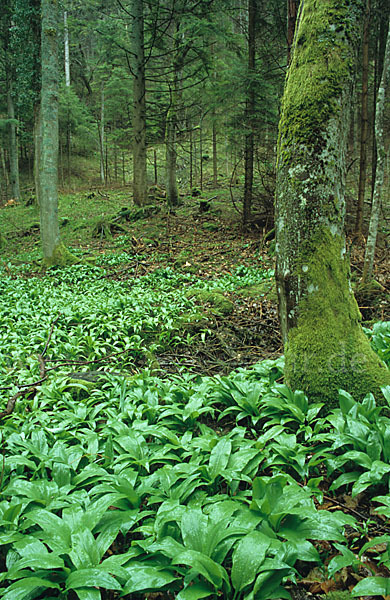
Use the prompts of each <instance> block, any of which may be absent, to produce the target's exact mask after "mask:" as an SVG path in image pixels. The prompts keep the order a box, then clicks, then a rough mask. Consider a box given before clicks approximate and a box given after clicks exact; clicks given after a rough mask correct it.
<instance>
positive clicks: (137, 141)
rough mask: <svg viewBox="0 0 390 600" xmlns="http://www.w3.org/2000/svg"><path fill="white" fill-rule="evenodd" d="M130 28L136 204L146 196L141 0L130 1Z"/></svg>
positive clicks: (141, 202)
mask: <svg viewBox="0 0 390 600" xmlns="http://www.w3.org/2000/svg"><path fill="white" fill-rule="evenodd" d="M132 15H133V29H132V52H133V64H132V70H133V197H134V203H135V204H137V206H142V205H144V204H145V203H146V199H147V170H146V98H145V56H144V15H143V0H133V2H132Z"/></svg>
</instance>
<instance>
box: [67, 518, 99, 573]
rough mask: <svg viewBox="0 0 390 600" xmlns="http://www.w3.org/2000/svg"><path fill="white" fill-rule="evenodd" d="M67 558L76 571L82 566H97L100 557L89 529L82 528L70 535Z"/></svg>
mask: <svg viewBox="0 0 390 600" xmlns="http://www.w3.org/2000/svg"><path fill="white" fill-rule="evenodd" d="M69 556H70V558H71V560H72V562H73V564H74V566H75V567H76V569H81V568H82V567H83V566H84V567H87V566H88V567H89V566H91V567H95V566H97V565H98V564H99V562H100V558H101V556H100V553H99V549H98V544H97V542H96V540H95V538H94V536H93V535H92V533H91V532H90V530H89V529H86V528H85V527H84V528H83V529H81V530H80V531H77V532H76V533H73V534H72V550H71V551H70V552H69Z"/></svg>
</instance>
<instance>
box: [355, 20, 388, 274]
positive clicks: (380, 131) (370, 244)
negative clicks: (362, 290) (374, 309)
mask: <svg viewBox="0 0 390 600" xmlns="http://www.w3.org/2000/svg"><path fill="white" fill-rule="evenodd" d="M389 76H390V27H389V31H388V34H387V44H386V52H385V60H384V64H383V72H382V78H381V83H380V86H379V90H378V94H377V102H376V108H375V138H376V147H377V155H378V159H377V165H376V177H375V186H374V194H373V198H372V207H371V218H370V226H369V230H368V237H367V244H366V252H365V256H364V268H363V277H362V282H363V283H366V282H367V281H368V280H370V279H372V270H373V265H374V256H375V246H376V238H377V234H378V223H379V214H380V208H381V192H382V188H383V179H384V171H385V159H386V149H385V140H384V112H385V101H386V91H387V87H388V82H389Z"/></svg>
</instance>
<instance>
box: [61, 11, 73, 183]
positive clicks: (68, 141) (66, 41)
mask: <svg viewBox="0 0 390 600" xmlns="http://www.w3.org/2000/svg"><path fill="white" fill-rule="evenodd" d="M64 66H65V87H66V88H67V89H69V88H70V56H69V29H68V13H67V11H66V10H65V11H64ZM70 146H71V131H70V114H69V108H68V114H67V123H66V162H67V176H68V180H69V182H70ZM61 164H62V160H61ZM62 169H63V168H62ZM62 179H64V174H63V173H62Z"/></svg>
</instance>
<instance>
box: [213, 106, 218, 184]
mask: <svg viewBox="0 0 390 600" xmlns="http://www.w3.org/2000/svg"><path fill="white" fill-rule="evenodd" d="M213 185H214V187H217V185H218V156H217V127H216V124H215V115H214V119H213Z"/></svg>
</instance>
